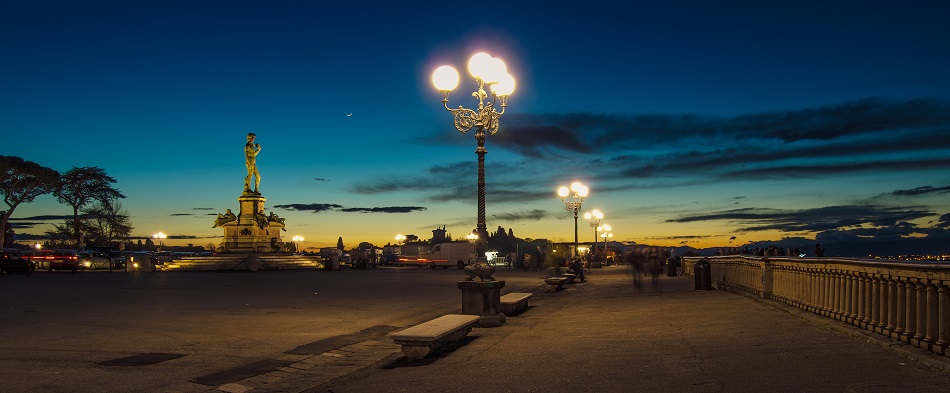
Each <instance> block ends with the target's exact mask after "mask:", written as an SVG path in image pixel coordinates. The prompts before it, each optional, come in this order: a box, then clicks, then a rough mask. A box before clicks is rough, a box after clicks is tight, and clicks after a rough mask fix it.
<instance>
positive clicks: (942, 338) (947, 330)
mask: <svg viewBox="0 0 950 393" xmlns="http://www.w3.org/2000/svg"><path fill="white" fill-rule="evenodd" d="M948 285H950V281H944V282H942V283H940V287H939V288H938V289H937V297H938V299H937V303H939V308H940V312H939V313H938V317H937V319H938V324H939V329H938V332H937V333H938V335H939V337H938V340H937V343H936V344H937V346H939V347H941V350H940V353H943V354H944V355H950V353H948V347H950V288H948Z"/></svg>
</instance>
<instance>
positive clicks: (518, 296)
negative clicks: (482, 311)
mask: <svg viewBox="0 0 950 393" xmlns="http://www.w3.org/2000/svg"><path fill="white" fill-rule="evenodd" d="M530 298H531V294H530V293H523V292H512V293H508V294H505V295H504V296H502V297H501V298H500V302H501V312H502V313H504V314H505V315H507V316H509V317H510V316H512V315H515V314H520V313H521V312H523V311H524V310H527V309H528V299H530Z"/></svg>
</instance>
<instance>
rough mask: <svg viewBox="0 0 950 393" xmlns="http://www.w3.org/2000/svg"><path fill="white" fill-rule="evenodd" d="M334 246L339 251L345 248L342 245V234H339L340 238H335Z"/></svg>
mask: <svg viewBox="0 0 950 393" xmlns="http://www.w3.org/2000/svg"><path fill="white" fill-rule="evenodd" d="M336 248H337V249H338V250H340V251H343V249H344V248H345V247H343V236H340V238H339V239H337V240H336Z"/></svg>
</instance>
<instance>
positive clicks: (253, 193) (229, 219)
mask: <svg viewBox="0 0 950 393" xmlns="http://www.w3.org/2000/svg"><path fill="white" fill-rule="evenodd" d="M256 138H257V135H255V134H254V133H249V134H247V144H245V145H244V165H245V166H246V167H247V177H245V178H244V192H243V193H241V196H239V197H238V203H239V206H240V210H238V214H237V215H235V214H234V213H232V212H231V209H228V211H227V212H225V213H224V214H220V213H219V214H218V217H217V218H216V219H215V220H214V226H213V228H218V227H220V228H222V229H223V230H224V241H223V242H222V243H221V246H220V250H221V251H222V252H225V253H269V252H271V253H274V252H280V251H285V248H284V241H283V240H282V239H281V237H280V234H281V232H282V231H286V229H284V219H283V218H280V217H278V216H277V214H275V213H273V212H271V213H270V214H266V213H264V202H265V201H267V199H266V198H264V196H263V195H261V192H260V190H259V188H260V185H261V174H260V171H259V170H258V168H257V155H258V154H259V153H260V152H261V145H260V144H259V143H255V139H256ZM252 180H253V185H254V188H253V189H251V184H252V182H251V181H252Z"/></svg>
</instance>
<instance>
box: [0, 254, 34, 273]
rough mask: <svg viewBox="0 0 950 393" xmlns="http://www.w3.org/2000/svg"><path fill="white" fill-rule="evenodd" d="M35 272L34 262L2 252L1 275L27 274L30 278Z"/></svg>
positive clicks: (0, 259) (0, 257) (0, 261)
mask: <svg viewBox="0 0 950 393" xmlns="http://www.w3.org/2000/svg"><path fill="white" fill-rule="evenodd" d="M34 270H36V264H35V263H33V261H31V260H29V259H24V258H21V257H20V256H19V255H17V254H14V253H12V252H8V251H3V252H0V273H26V275H27V276H29V275H30V274H31V273H33V271H34Z"/></svg>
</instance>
